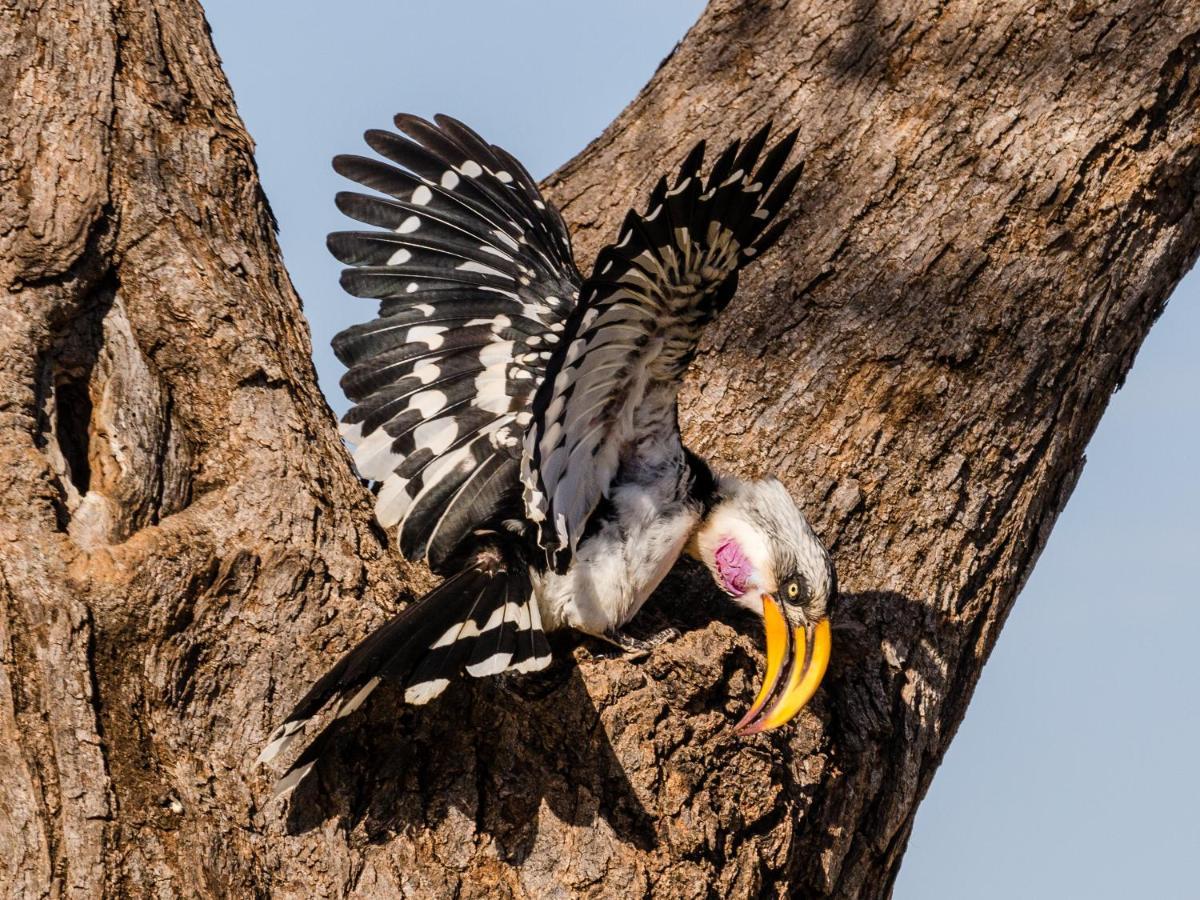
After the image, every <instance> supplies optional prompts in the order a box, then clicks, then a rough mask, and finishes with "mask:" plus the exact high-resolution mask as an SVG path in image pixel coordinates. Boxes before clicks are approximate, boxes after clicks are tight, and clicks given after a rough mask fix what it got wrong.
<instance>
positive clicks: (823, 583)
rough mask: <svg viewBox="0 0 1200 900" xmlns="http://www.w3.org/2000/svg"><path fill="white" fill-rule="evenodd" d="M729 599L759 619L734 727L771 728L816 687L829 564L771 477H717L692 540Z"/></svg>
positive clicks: (832, 582)
mask: <svg viewBox="0 0 1200 900" xmlns="http://www.w3.org/2000/svg"><path fill="white" fill-rule="evenodd" d="M690 549H691V551H692V554H693V555H694V556H696V557H698V558H699V559H700V560H701V561H702V562H703V563H704V564H705V565H706V566H707V567H708V570H709V571H710V572H711V573H712V576H713V579H714V580H715V581H716V582H717V585H718V586H719V587H720V588H721V590H723V591H725V593H727V594H729V595H730V597H732V598H733V599H734V600H735V601H736V602H738V603H740V604H742V605H744V606H746V607H748V608H749V609H751V610H753V611H754V612H756V613H758V614H759V615H761V616H762V617H763V624H764V627H765V630H766V635H767V671H766V675H765V676H764V678H763V685H762V689H761V690H760V691H759V692H758V697H756V698H755V701H754V703H753V705H752V706H751V707H750V710H749V711H748V712H747V713H746V715H745V716H744V717H743V719H742V721H741V722H739V723H738V726H737V727H738V729H739V730H742V731H744V732H747V733H750V734H753V733H755V732H759V731H768V730H770V729H772V728H778V727H779V726H780V725H783V724H785V723H786V722H788V721H789V720H790V719H791V718H792V717H793V716H795V715H796V713H798V712H799V711H800V710H801V709H802V708H803V707H804V704H806V703H807V702H808V701H809V700H810V699H811V698H812V695H813V694H815V693H816V690H817V687H818V686H819V685H820V683H821V678H822V677H823V676H824V675H825V668H826V666H827V665H828V663H829V650H830V626H829V616H828V611H829V605H830V603H831V602H832V600H833V598H834V596H835V595H836V593H837V578H836V575H835V574H834V570H833V563H832V562H831V561H830V559H829V554H828V553H827V552H826V551H825V548H824V546H822V544H821V541H820V540H819V539H818V538H817V536H816V534H815V533H814V532H813V530H812V527H811V526H810V525H809V524H808V520H807V519H805V518H804V513H802V512H801V511H800V508H799V507H798V506H796V503H795V501H794V500H792V498H791V495H789V494H788V492H787V489H786V488H784V486H783V485H782V484H781V483H780V482H779V481H778V480H776V479H774V478H767V479H762V480H758V481H742V480H739V479H733V478H722V479H721V481H720V488H719V499H718V501H717V502H716V503H715V504H714V506H713V508H712V510H711V511H710V512H709V514H708V515H707V516H706V517H705V519H704V521H703V522H702V523H701V525H700V528H699V529H698V530H697V532H696V537H695V540H694V542H693V544H692V545H691V548H690Z"/></svg>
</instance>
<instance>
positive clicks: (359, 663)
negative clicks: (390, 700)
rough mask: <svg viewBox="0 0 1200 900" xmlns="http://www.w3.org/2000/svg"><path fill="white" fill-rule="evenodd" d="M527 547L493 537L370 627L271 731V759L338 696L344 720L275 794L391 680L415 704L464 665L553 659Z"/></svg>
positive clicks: (504, 665) (520, 666)
mask: <svg viewBox="0 0 1200 900" xmlns="http://www.w3.org/2000/svg"><path fill="white" fill-rule="evenodd" d="M536 605H537V601H536V600H535V599H534V598H533V596H532V588H531V583H530V578H529V572H528V569H527V568H526V566H525V563H524V561H523V560H522V559H521V558H520V556H519V554H518V553H516V552H515V551H514V548H510V547H507V546H505V545H504V544H502V543H501V542H500V541H495V540H493V541H490V542H488V543H486V544H483V545H481V546H479V547H478V548H477V549H476V551H475V552H474V554H473V555H472V556H471V557H470V558H468V559H467V561H466V565H465V567H464V568H463V570H462V571H460V572H459V573H458V574H456V575H454V576H452V577H450V578H448V579H446V581H444V582H442V584H441V585H439V586H438V587H436V588H434V590H432V591H430V592H429V593H428V594H426V595H425V596H424V597H422V598H421V599H420V600H418V601H417V602H415V603H413V604H411V605H410V606H408V607H406V608H405V609H404V610H403V611H402V612H400V613H399V614H397V615H396V616H395V617H394V618H392V619H391V620H390V621H389V622H387V623H386V624H384V625H383V626H381V627H380V628H378V629H376V630H375V631H374V632H372V633H371V634H370V635H368V636H367V637H366V638H365V639H364V640H363V641H362V642H361V643H359V644H358V645H357V646H356V647H354V648H353V649H352V650H350V651H349V652H348V653H347V654H346V655H345V656H343V657H342V658H341V659H340V660H338V662H337V663H336V664H335V665H334V666H333V668H331V669H330V670H329V671H328V672H326V673H325V674H324V675H323V676H321V678H319V679H318V680H317V682H316V683H315V684H314V685H313V686H312V688H310V689H309V691H308V693H307V694H305V695H304V697H303V698H301V700H300V702H299V703H297V704H296V707H295V708H294V709H293V710H292V712H291V714H290V715H289V716H288V717H287V719H286V720H285V721H284V722H283V724H282V725H280V726H279V728H277V729H276V730H275V732H274V733H273V734H272V735H271V739H270V742H269V743H268V744H267V746H266V748H265V749H264V750H263V752H262V755H261V756H260V757H259V762H270V761H271V760H273V759H274V758H275V757H277V756H278V755H279V754H280V753H282V752H283V751H284V750H285V749H287V747H288V746H289V745H290V744H291V743H292V742H293V741H294V740H295V739H296V738H298V737H299V736H300V735H301V734H303V732H304V727H305V725H306V724H307V723H308V721H309V720H311V719H312V718H313V717H314V716H316V715H317V713H319V712H320V711H321V710H322V709H324V708H325V707H326V706H327V705H329V704H330V703H335V704H336V705H335V707H334V719H333V722H331V723H330V725H329V726H328V727H326V728H325V729H324V730H323V731H322V732H321V734H320V735H318V736H317V737H316V738H315V739H314V740H313V741H312V742H311V743H310V744H309V746H308V747H307V748H306V749H305V750H304V752H303V753H301V754H300V756H299V758H297V759H296V761H295V762H294V763H292V765H291V766H290V767H289V769H288V771H287V772H286V773H285V774H284V776H283V777H282V778H281V779H280V780H279V781H278V782H277V784H276V787H275V792H274V794H273V795H272V799H273V798H274V797H275V796H279V795H280V794H282V793H285V792H287V791H288V790H290V789H292V788H294V787H295V786H296V785H297V784H299V783H300V781H301V780H302V779H303V778H304V777H305V775H307V774H308V772H309V771H311V769H312V767H313V765H314V764H315V762H316V760H317V758H318V757H319V756H320V754H321V751H322V749H323V748H324V747H325V746H326V745H327V744H328V741H329V740H330V739H331V738H330V733H331V729H332V725H333V724H334V723H336V722H337V720H339V719H342V718H345V717H346V716H348V715H349V714H350V713H352V712H354V711H355V710H356V709H358V707H359V706H361V705H362V704H363V702H365V701H366V699H367V698H368V697H369V696H370V694H371V693H372V692H373V691H374V690H375V688H376V687H378V685H379V684H380V682H381V681H382V680H384V679H386V680H388V681H390V682H392V683H393V684H395V685H397V686H399V687H401V688H403V689H404V698H405V700H406V701H407V702H408V703H414V704H422V703H426V702H428V701H429V700H432V699H433V698H434V697H436V696H438V695H439V694H440V693H441V692H442V691H443V690H445V688H446V687H447V685H449V683H450V680H451V679H452V678H454V677H456V676H458V675H459V674H460V673H461V672H462V671H463V670H464V668H465V669H466V670H467V671H468V672H470V673H471V674H473V675H477V676H481V675H488V674H498V673H499V672H502V671H505V670H507V669H510V668H512V669H516V670H518V671H531V670H533V669H538V668H543V667H544V666H546V665H548V664H549V662H550V653H549V645H548V643H547V642H546V638H545V635H544V634H543V633H542V629H541V620H540V618H539V617H538V615H537V612H536Z"/></svg>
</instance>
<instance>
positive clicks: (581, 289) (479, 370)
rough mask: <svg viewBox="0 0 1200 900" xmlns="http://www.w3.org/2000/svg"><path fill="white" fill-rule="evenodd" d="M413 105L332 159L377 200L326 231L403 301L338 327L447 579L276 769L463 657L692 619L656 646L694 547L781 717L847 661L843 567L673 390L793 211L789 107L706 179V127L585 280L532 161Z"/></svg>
mask: <svg viewBox="0 0 1200 900" xmlns="http://www.w3.org/2000/svg"><path fill="white" fill-rule="evenodd" d="M395 121H396V126H397V128H398V130H399V131H400V132H401V133H399V134H397V133H395V132H392V131H382V130H373V131H368V132H367V133H366V142H367V144H368V145H369V146H370V147H371V148H372V149H373V150H374V151H375V152H376V153H378V154H379V155H380V156H381V157H383V158H384V159H386V160H388V162H383V161H381V160H378V159H373V158H365V157H361V156H338V157H336V158H335V160H334V169H335V170H336V171H337V172H339V173H340V174H341V175H344V176H346V177H348V178H350V179H352V180H353V181H355V182H357V183H358V184H359V185H362V186H363V187H366V188H369V189H371V190H373V191H376V192H378V193H377V194H371V195H367V194H362V193H340V194H338V195H337V205H338V208H339V209H340V210H341V211H342V212H343V213H345V214H346V215H348V216H350V217H351V218H353V219H355V220H357V221H359V222H362V223H365V224H366V225H369V226H372V227H371V229H370V230H364V231H344V232H337V233H334V234H331V235H330V236H329V239H328V245H329V248H330V250H331V251H332V253H333V255H334V256H336V257H337V258H338V259H339V260H340V261H342V262H343V263H345V264H346V265H348V266H349V267H350V268H347V269H345V270H344V272H343V273H342V279H341V283H342V286H343V287H344V288H345V290H346V291H348V292H349V293H350V294H352V295H354V296H356V297H371V298H377V299H379V300H380V301H381V303H380V307H379V318H377V319H374V320H373V321H370V322H367V323H365V324H362V325H356V326H354V327H352V328H349V329H347V330H346V331H343V332H342V333H340V334H339V335H337V337H335V338H334V341H333V346H334V350H335V351H336V353H337V355H338V358H339V359H341V361H342V362H343V363H345V365H346V366H347V367H348V371H347V372H346V374H345V376H344V377H343V379H342V382H341V383H342V387H343V389H344V390H345V392H346V394H347V396H348V397H349V398H350V399H351V400H352V401H353V402H354V404H355V405H354V407H353V408H352V409H351V410H350V411H349V412H348V413H347V414H346V416H345V418H344V419H343V421H342V431H343V435H344V436H345V438H346V440H347V442H348V443H350V444H352V445H353V446H354V450H353V456H354V462H355V465H356V466H357V468H358V471H359V473H360V474H361V475H362V476H363V477H364V478H367V479H370V480H372V481H375V482H378V484H379V486H378V493H377V496H376V504H375V515H376V517H377V519H378V520H379V523H380V524H381V525H382V526H383V527H384V528H387V529H395V533H396V535H397V539H398V543H399V547H400V550H401V551H402V552H403V553H404V555H405V556H407V557H408V558H410V559H413V560H424V561H426V562H428V564H429V566H430V567H431V569H432V570H433V571H434V572H435V573H438V574H442V575H445V576H446V577H445V580H444V581H443V582H442V583H441V585H440V586H438V587H437V588H435V589H434V590H433V591H432V592H430V593H429V594H427V595H426V596H425V597H423V598H422V599H420V600H418V601H416V602H415V603H412V604H410V605H409V606H408V607H406V608H405V609H404V610H403V611H402V612H400V613H399V614H398V615H396V616H395V617H394V618H393V619H391V620H390V621H389V622H387V623H386V624H384V625H383V626H381V627H380V628H378V629H377V630H376V631H374V632H373V633H372V634H370V635H369V636H367V637H366V638H365V639H364V640H363V641H362V642H361V643H360V644H358V645H357V646H356V647H354V649H352V650H350V651H349V652H348V653H347V654H346V655H345V656H344V657H342V659H341V660H340V661H339V662H338V663H337V664H336V665H334V666H333V668H332V669H330V670H329V671H328V672H327V673H326V674H325V675H324V676H323V677H321V678H320V679H319V680H318V681H317V682H316V683H315V684H314V685H313V686H312V688H311V690H309V692H308V693H307V694H305V696H304V697H303V699H301V700H300V702H299V703H298V704H297V705H296V707H295V709H294V710H292V712H291V714H290V715H289V716H288V717H287V720H286V721H285V722H284V723H283V724H282V725H281V726H280V727H279V728H278V729H277V730H276V731H275V732H274V733H273V734H272V735H271V738H270V742H269V744H268V745H267V747H266V749H265V750H264V751H263V753H262V756H261V757H260V761H263V762H265V761H269V760H271V759H273V758H274V757H275V756H276V755H278V754H279V753H280V752H281V751H282V750H283V749H284V748H285V747H286V746H287V745H288V744H289V743H291V742H292V741H293V740H294V739H295V738H296V737H297V736H298V735H299V734H300V733H301V732H302V729H303V727H304V725H305V723H306V722H307V721H308V720H309V719H311V718H312V717H313V716H314V715H315V714H317V713H318V712H319V711H320V710H321V709H322V708H324V707H325V706H326V705H327V704H328V703H330V702H331V701H332V702H335V703H336V707H335V718H340V717H343V716H346V715H348V714H349V713H351V712H353V711H354V710H355V709H357V708H358V707H359V706H360V705H361V704H362V703H363V701H364V700H365V699H366V698H367V697H368V695H369V694H370V693H371V692H372V691H373V690H374V689H375V688H376V687H377V686H378V685H379V683H380V681H381V680H383V679H387V680H389V681H391V682H394V683H395V684H397V685H399V686H400V687H402V689H403V691H404V698H405V700H406V701H407V702H409V703H426V702H428V701H429V700H431V699H432V698H434V697H436V696H437V695H438V694H440V693H441V692H442V691H443V690H444V689H445V687H446V686H447V684H449V682H450V679H451V678H453V677H455V676H456V675H459V674H460V673H461V672H462V671H463V670H465V671H466V672H467V673H468V674H470V675H473V676H484V675H495V674H497V673H500V672H530V671H534V670H537V669H542V668H544V667H545V666H546V665H548V664H549V662H550V647H549V644H548V643H547V641H546V637H545V632H547V631H550V630H552V629H556V628H575V629H577V630H579V631H582V632H584V633H586V634H588V635H593V636H595V637H597V638H602V639H604V640H607V641H609V642H612V643H615V644H617V645H618V646H620V647H622V648H624V649H626V650H628V651H631V652H646V651H647V650H649V649H651V648H652V647H653V646H655V644H656V642H657V641H656V639H657V640H661V639H665V638H666V637H667V636H669V634H670V632H671V630H670V629H667V630H666V632H663V633H660V635H657V636H656V638H652V639H651V640H650V641H646V640H639V639H637V638H635V637H633V636H631V635H628V634H626V633H625V632H624V631H623V630H622V629H623V627H624V626H625V625H626V623H628V622H629V621H630V620H631V619H632V618H633V617H634V616H635V615H636V614H637V612H638V610H639V609H640V608H641V606H642V604H643V603H644V602H645V601H646V598H647V597H649V595H650V593H651V592H652V591H653V590H654V588H655V587H656V586H657V585H658V584H659V582H660V581H661V580H662V579H663V577H664V576H665V575H666V574H667V571H668V570H669V569H670V568H671V566H672V565H673V564H674V563H675V561H676V560H677V559H678V557H679V556H680V554H681V553H684V552H686V553H688V554H690V555H691V556H693V557H696V558H698V559H699V560H701V561H702V562H703V563H704V565H705V566H707V568H708V569H709V571H710V572H711V573H712V576H713V578H714V580H715V581H716V583H717V585H718V586H719V587H720V588H721V589H722V590H723V591H724V592H725V593H727V594H728V595H729V596H730V597H731V598H733V600H735V601H736V602H738V603H740V604H743V605H745V606H748V607H749V608H751V609H752V610H754V611H756V612H758V613H760V614H761V615H762V617H763V619H764V625H765V630H766V656H767V663H766V666H767V670H766V674H765V677H764V681H763V685H762V689H761V690H760V691H759V693H758V696H757V698H756V699H755V700H754V702H753V703H752V705H751V707H750V710H749V711H748V712H747V713H746V715H745V717H744V718H743V719H742V720H741V722H740V723H738V726H737V727H738V728H739V729H741V730H742V731H743V732H750V733H753V732H758V731H765V730H767V729H771V728H777V727H779V726H780V725H783V724H784V723H785V722H787V721H788V720H789V719H791V718H792V717H793V716H795V715H796V713H797V712H799V710H800V709H801V707H803V706H804V704H805V703H807V702H808V700H809V699H810V698H811V697H812V695H813V693H814V692H815V691H816V689H817V686H818V685H819V683H820V681H821V678H822V676H823V675H824V672H825V667H826V664H827V663H828V660H829V652H830V625H829V619H828V617H827V609H828V605H829V603H830V600H831V598H832V597H833V595H834V594H835V593H836V581H835V575H834V569H833V565H832V563H831V562H830V559H829V555H828V554H827V553H826V551H825V548H824V547H823V546H822V544H821V542H820V541H819V540H818V538H817V536H816V535H815V534H814V532H813V530H812V528H811V527H810V526H809V524H808V522H807V521H806V519H805V517H804V515H803V513H801V511H800V509H799V508H798V507H797V505H796V504H795V502H794V501H793V500H792V498H791V497H790V496H789V494H788V493H787V491H786V490H785V489H784V487H783V485H782V484H781V483H780V482H779V481H777V480H775V479H773V478H766V479H762V480H756V481H743V480H740V479H737V478H733V477H729V476H724V475H723V476H716V475H714V473H713V472H712V470H711V469H710V468H709V466H708V465H707V464H706V463H705V462H704V461H703V460H702V459H700V458H699V457H698V456H696V455H695V454H694V453H692V452H691V451H689V450H688V449H687V448H686V447H684V445H683V443H682V440H681V438H680V433H679V422H678V411H677V405H676V400H677V394H678V390H679V385H680V383H681V381H682V376H683V374H684V372H685V371H686V369H687V367H688V364H689V363H690V361H691V359H692V357H693V356H694V354H695V352H696V346H697V343H698V341H699V338H700V335H701V333H702V332H703V330H704V327H705V325H707V324H708V323H709V322H710V321H711V320H712V319H713V318H714V317H715V316H716V315H717V313H719V312H720V311H721V310H722V309H724V307H725V306H726V305H727V304H728V303H729V300H730V298H731V297H732V296H733V293H734V290H735V289H736V287H737V280H738V272H739V270H740V269H741V268H742V267H743V266H745V265H747V264H748V263H750V262H751V261H752V260H753V259H754V258H755V257H757V256H759V255H761V254H762V253H763V252H764V251H765V250H766V249H767V248H768V247H769V246H770V245H771V244H772V243H773V242H774V240H775V239H776V238H777V237H778V236H779V234H780V232H781V231H782V230H783V227H784V225H785V224H786V223H785V222H784V221H781V220H775V217H776V214H777V213H778V212H779V210H780V209H781V207H782V206H783V205H784V203H785V201H786V200H787V199H788V197H789V196H790V194H791V192H792V189H793V188H794V187H795V185H796V183H797V181H798V180H799V177H800V170H801V166H800V165H797V166H795V167H793V168H790V169H788V170H787V171H786V172H784V164H785V162H786V161H787V158H788V156H789V154H790V153H791V150H792V147H793V145H794V144H795V142H796V133H795V132H792V133H791V134H788V135H787V136H785V137H784V138H782V139H781V140H780V141H778V142H777V143H776V144H774V146H772V147H771V148H770V149H767V142H768V134H769V130H770V126H769V125H768V126H767V127H764V128H763V129H761V130H760V131H758V132H757V133H756V134H754V135H753V137H751V138H750V139H749V140H747V141H745V142H744V143H742V142H737V141H735V142H734V143H733V144H732V145H731V146H729V147H728V148H726V150H725V151H724V152H723V153H721V154H720V156H719V157H718V158H717V160H716V162H715V163H713V165H712V168H711V171H710V172H709V173H708V176H707V178H706V179H705V178H702V177H701V165H702V162H703V158H704V142H703V141H702V142H700V143H699V144H697V145H696V147H695V148H694V149H693V150H692V151H691V153H690V154H689V155H688V156H687V158H686V159H685V161H684V162H683V164H682V166H681V168H680V170H679V174H678V175H677V176H676V177H675V178H674V180H673V182H672V183H669V182H668V181H667V179H666V178H663V179H661V180H660V181H659V182H658V184H657V186H656V187H655V188H654V190H653V191H652V192H651V194H650V199H649V201H648V205H647V212H646V213H644V214H639V213H636V212H634V211H630V212H629V213H628V215H627V216H626V217H625V220H624V223H623V224H622V226H621V228H620V231H619V232H618V235H617V240H616V242H615V243H612V244H610V245H609V246H607V247H605V248H604V249H603V250H601V251H600V254H599V256H598V257H597V259H596V262H595V267H594V269H593V271H592V274H591V276H590V277H588V278H586V279H585V278H583V277H582V276H581V275H580V273H579V270H578V269H577V268H576V266H575V262H574V259H573V256H572V253H571V241H570V237H569V235H568V233H567V228H566V225H565V223H564V222H563V219H562V216H561V215H560V214H559V212H558V210H557V209H555V208H554V206H553V205H552V204H550V203H548V202H547V201H546V200H545V199H544V198H543V197H542V195H541V192H540V191H539V190H538V187H537V185H536V184H535V183H534V181H533V179H532V178H531V177H530V175H529V173H528V172H527V171H526V170H525V168H524V167H523V166H522V165H521V164H520V163H519V162H517V160H516V159H514V158H513V157H512V156H511V155H509V154H508V153H507V152H505V151H504V150H502V149H501V148H499V147H497V146H494V145H492V144H489V143H487V142H486V141H484V140H483V139H482V138H481V137H480V136H479V135H478V134H476V133H475V132H474V131H472V130H471V129H470V128H468V127H467V126H465V125H463V124H462V123H460V122H458V121H456V120H454V119H452V118H449V117H447V116H436V117H435V118H434V121H433V122H428V121H425V120H423V119H420V118H417V117H415V116H410V115H399V116H397V117H396V120H395ZM764 151H765V152H764ZM781 173H783V174H782V175H781ZM773 220H775V221H773ZM327 734H328V730H327V731H326V733H325V735H322V737H321V738H318V739H317V740H316V741H313V742H312V743H311V744H310V745H309V747H308V748H307V749H306V750H305V752H304V753H302V754H301V755H300V757H299V758H298V759H297V760H296V761H295V763H293V765H292V767H291V768H290V769H289V770H288V772H287V774H286V775H285V776H284V777H283V778H282V779H281V780H280V781H279V782H278V784H277V786H276V793H277V794H279V793H282V792H284V791H286V790H288V789H290V788H292V787H294V786H295V785H296V784H298V783H299V781H300V780H301V779H302V778H303V777H304V776H305V775H306V774H307V773H308V771H309V770H310V769H311V768H312V766H313V764H314V763H315V761H316V759H317V758H318V756H319V754H320V752H321V749H322V746H321V745H322V743H323V741H322V738H324V737H325V736H326V735H327Z"/></svg>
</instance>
